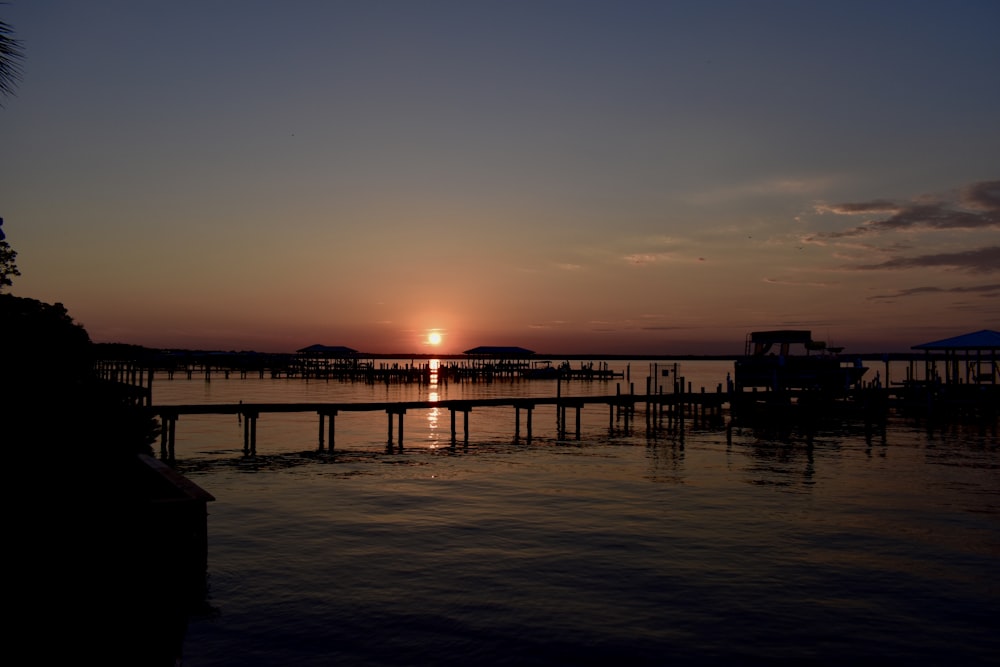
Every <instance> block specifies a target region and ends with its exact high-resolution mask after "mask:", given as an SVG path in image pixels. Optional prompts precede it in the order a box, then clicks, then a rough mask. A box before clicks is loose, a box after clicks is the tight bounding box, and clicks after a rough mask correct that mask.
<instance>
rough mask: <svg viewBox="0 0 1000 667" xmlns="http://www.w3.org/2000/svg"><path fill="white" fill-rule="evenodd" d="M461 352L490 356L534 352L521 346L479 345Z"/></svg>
mask: <svg viewBox="0 0 1000 667" xmlns="http://www.w3.org/2000/svg"><path fill="white" fill-rule="evenodd" d="M463 354H469V355H476V356H490V357H530V356H531V355H533V354H534V352H533V351H532V350H526V349H524V348H523V347H502V346H499V347H498V346H491V345H480V346H479V347H474V348H472V349H471V350H466V351H465V352H463Z"/></svg>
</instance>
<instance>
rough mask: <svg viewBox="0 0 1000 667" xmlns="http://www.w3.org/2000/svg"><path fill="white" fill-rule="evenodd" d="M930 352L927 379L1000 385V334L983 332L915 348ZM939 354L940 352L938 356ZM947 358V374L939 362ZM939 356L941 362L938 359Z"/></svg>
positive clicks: (998, 332) (927, 357)
mask: <svg viewBox="0 0 1000 667" xmlns="http://www.w3.org/2000/svg"><path fill="white" fill-rule="evenodd" d="M911 349H914V350H923V351H924V352H926V353H927V354H926V359H925V362H924V364H925V369H924V373H925V374H924V377H926V378H928V379H935V380H936V381H940V382H941V383H943V384H946V385H955V384H966V385H993V386H996V385H1000V365H998V364H1000V331H991V330H990V329H983V330H981V331H975V332H973V333H967V334H963V335H961V336H954V337H952V338H945V339H943V340H936V341H933V342H930V343H923V344H921V345H914V346H913V347H912V348H911ZM935 353H937V354H936V355H935ZM942 354H943V355H944V360H943V366H944V375H943V376H942V375H941V374H940V372H939V371H938V370H937V364H936V361H938V360H940V359H939V358H940V356H941V355H942ZM935 356H936V357H938V358H937V359H936V358H935Z"/></svg>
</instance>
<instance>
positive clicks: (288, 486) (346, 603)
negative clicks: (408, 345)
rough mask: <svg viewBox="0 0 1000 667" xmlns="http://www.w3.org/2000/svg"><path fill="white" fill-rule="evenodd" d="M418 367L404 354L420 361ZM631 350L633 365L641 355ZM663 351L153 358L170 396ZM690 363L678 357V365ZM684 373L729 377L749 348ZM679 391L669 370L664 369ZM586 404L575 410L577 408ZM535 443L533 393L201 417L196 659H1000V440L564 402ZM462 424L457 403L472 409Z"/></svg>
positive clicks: (904, 427) (622, 382)
mask: <svg viewBox="0 0 1000 667" xmlns="http://www.w3.org/2000/svg"><path fill="white" fill-rule="evenodd" d="M404 363H405V362H404ZM620 366H621V369H622V370H623V371H624V370H625V365H624V363H623V364H620ZM663 368H664V365H663V364H660V365H658V367H656V368H655V369H654V368H652V367H651V365H650V364H648V363H647V362H644V361H642V362H632V363H631V364H630V365H629V366H628V372H629V379H628V380H626V379H617V380H613V381H610V382H592V383H588V382H569V383H563V384H562V385H560V386H558V387H557V385H556V383H555V382H549V381H531V382H494V383H491V384H487V383H463V384H455V383H451V384H449V385H447V386H445V385H443V384H438V385H391V386H388V387H387V386H385V385H380V386H369V385H360V384H349V383H340V382H325V381H309V382H306V381H303V380H273V379H270V378H268V379H264V380H261V379H258V378H253V379H246V380H242V379H237V378H230V379H222V378H221V377H219V378H215V379H213V380H212V381H211V382H205V381H204V380H203V379H194V380H187V379H186V378H185V379H180V378H176V379H174V380H166V379H162V378H159V377H158V378H157V380H156V382H155V383H154V388H153V393H154V402H155V403H174V404H176V403H202V402H204V403H209V402H237V401H240V400H242V401H244V402H248V403H249V402H307V401H308V402H320V401H375V400H416V399H422V400H423V399H427V398H433V397H437V398H438V399H439V400H443V399H445V398H469V397H482V396H515V395H516V396H521V395H524V396H553V395H555V393H556V392H557V391H559V392H560V393H562V394H563V395H582V394H593V395H605V394H614V393H616V391H619V390H620V391H622V392H626V391H628V383H629V381H631V383H633V384H634V385H635V387H636V391H637V392H639V393H644V391H645V387H646V377H647V376H649V375H653V374H655V375H656V377H657V378H658V379H657V383H669V382H672V377H669V376H668V377H667V378H664V377H663V375H662V369H663ZM669 368H670V371H671V375H672V374H673V367H672V366H670V367H669ZM679 370H680V374H681V375H683V376H684V377H685V378H686V379H687V381H689V382H691V383H692V386H693V388H694V390H695V391H698V389H699V388H700V387H706V390H708V391H714V390H715V387H716V385H717V384H718V383H724V382H725V378H726V373H727V372H730V371H731V367H730V366H729V364H727V363H723V362H690V363H684V364H682V365H681V367H680V369H679ZM665 390H666V391H669V385H668V386H667V388H666V389H665ZM572 419H573V418H572V417H571V422H572ZM523 420H524V416H523V415H522V427H521V428H522V440H521V441H520V442H514V439H513V435H514V414H513V409H511V408H497V409H481V410H480V409H474V410H473V411H472V413H471V414H470V419H469V430H470V439H469V444H468V446H464V444H463V443H462V442H461V436H460V441H459V444H458V445H457V446H456V447H452V446H450V429H451V426H450V415H449V411H448V410H446V409H443V410H442V409H439V410H427V411H412V412H410V413H407V415H406V417H405V441H404V448H403V450H402V451H399V450H398V449H394V450H393V451H392V452H391V453H390V452H388V451H387V448H386V440H387V424H386V422H387V416H386V415H385V414H384V413H355V414H348V413H342V414H341V415H339V416H338V417H337V422H336V453H335V454H333V455H332V456H331V455H329V454H326V453H324V454H319V453H317V452H316V448H317V447H316V445H317V441H318V426H317V425H318V419H317V417H316V415H283V416H282V415H263V416H262V417H261V418H260V420H259V422H258V428H257V438H258V443H257V454H258V455H257V456H256V457H255V458H252V459H249V458H246V457H244V456H243V454H242V446H243V436H242V425H241V424H240V423H239V422H238V420H237V419H236V418H235V417H232V416H227V417H221V416H219V417H197V418H196V417H182V419H181V420H180V421H179V422H178V425H177V445H176V455H177V458H178V460H179V461H178V467H179V468H180V469H181V470H182V471H183V472H184V473H185V474H186V475H187V476H188V477H189V478H191V479H192V480H194V481H195V482H196V483H198V484H199V485H200V486H202V487H203V488H205V489H206V490H208V491H209V492H211V493H212V494H213V495H214V496H215V497H216V500H215V502H213V503H211V504H210V505H209V518H208V525H209V579H208V582H209V587H210V598H209V602H210V604H211V606H212V608H213V609H214V613H210V614H206V615H204V616H203V617H198V618H194V619H192V621H191V624H190V627H189V629H188V633H187V637H186V640H185V645H184V662H183V664H185V665H188V666H190V667H209V666H221V665H241V666H256V665H303V666H306V665H477V664H478V665H507V664H509V665H602V664H609V665H611V664H614V665H618V664H630V665H654V664H655V665H663V664H764V663H766V664H773V663H775V662H778V663H794V664H835V663H841V662H843V661H844V660H847V659H856V658H875V659H881V660H888V661H892V662H894V663H897V664H962V665H971V664H984V665H985V664H1000V657H998V656H1000V632H998V631H997V628H998V623H997V620H996V619H997V618H1000V584H998V583H997V571H998V566H1000V446H998V438H997V434H996V433H995V432H993V431H990V430H985V431H983V430H981V429H978V428H975V427H968V426H965V427H962V426H955V425H952V426H946V427H934V428H931V429H928V427H927V426H926V425H925V424H920V423H916V422H913V421H910V420H907V419H903V418H895V419H893V420H891V421H890V423H889V425H888V428H887V429H886V431H885V433H884V436H882V435H881V434H879V435H876V437H875V438H874V439H873V440H870V441H869V440H866V438H865V437H864V433H863V429H862V428H860V427H859V426H858V425H853V424H849V423H845V424H833V425H831V426H830V427H829V428H827V429H826V430H823V431H820V432H819V433H818V434H817V435H816V437H815V438H814V439H813V440H812V441H811V444H810V443H809V442H807V441H806V440H805V439H803V438H798V437H796V436H795V434H794V433H793V434H792V435H791V436H790V437H787V438H783V439H782V440H780V441H773V440H768V439H766V438H764V437H763V436H759V435H757V434H754V433H753V432H750V431H736V432H734V434H733V437H732V439H731V441H729V440H727V437H726V432H725V430H722V429H719V428H688V429H687V430H686V431H685V433H684V435H683V437H680V436H678V435H669V434H665V433H661V434H659V435H658V436H657V437H655V438H648V437H647V436H646V434H645V430H644V422H643V421H642V418H641V417H640V418H639V419H638V420H637V423H636V427H637V428H635V429H634V430H631V431H629V430H626V429H624V428H620V426H622V425H621V424H616V425H615V426H616V428H614V429H609V413H608V409H607V408H606V407H600V408H599V407H596V406H595V407H593V408H586V409H584V410H583V413H582V415H581V431H582V433H581V437H580V439H579V440H576V439H575V437H574V435H573V433H572V428H571V433H570V435H569V439H564V440H559V439H558V438H557V429H556V416H555V411H554V409H549V410H548V411H546V409H545V408H542V407H539V408H537V409H536V410H535V414H534V422H533V424H534V428H533V436H534V437H533V439H532V441H531V442H530V443H526V442H524V440H523V436H524V423H523ZM458 428H459V433H460V434H461V429H462V426H461V416H459V427H458Z"/></svg>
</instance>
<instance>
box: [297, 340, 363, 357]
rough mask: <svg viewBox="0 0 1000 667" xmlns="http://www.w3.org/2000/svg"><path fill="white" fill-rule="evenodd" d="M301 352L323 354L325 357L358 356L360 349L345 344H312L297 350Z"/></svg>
mask: <svg viewBox="0 0 1000 667" xmlns="http://www.w3.org/2000/svg"><path fill="white" fill-rule="evenodd" d="M297 352H298V353H299V354H313V355H321V356H324V357H356V356H358V351H357V350H354V349H351V348H349V347H344V346H343V345H320V344H319V343H317V344H316V345H310V346H309V347H304V348H302V349H301V350H297Z"/></svg>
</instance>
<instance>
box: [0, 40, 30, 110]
mask: <svg viewBox="0 0 1000 667" xmlns="http://www.w3.org/2000/svg"><path fill="white" fill-rule="evenodd" d="M13 34H14V30H13V29H12V28H11V27H10V25H9V24H7V23H5V22H3V21H0V107H2V106H3V104H2V99H3V97H6V96H9V95H13V94H14V89H15V88H17V83H18V82H19V81H20V80H21V60H22V59H23V58H24V52H23V51H22V50H21V42H20V40H17V39H14V37H12V35H13Z"/></svg>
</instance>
